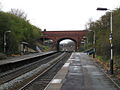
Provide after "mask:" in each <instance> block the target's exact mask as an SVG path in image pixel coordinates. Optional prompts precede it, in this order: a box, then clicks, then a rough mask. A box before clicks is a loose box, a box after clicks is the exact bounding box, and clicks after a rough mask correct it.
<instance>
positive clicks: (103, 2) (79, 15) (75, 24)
mask: <svg viewBox="0 0 120 90" xmlns="http://www.w3.org/2000/svg"><path fill="white" fill-rule="evenodd" d="M0 2H1V3H2V10H3V11H10V9H11V8H15V9H21V10H23V11H24V12H25V13H26V14H27V19H28V20H30V22H31V23H32V24H33V25H35V26H37V27H39V28H41V29H42V30H43V29H44V28H46V29H47V30H83V29H85V24H86V23H87V22H88V21H89V19H92V20H97V19H99V17H100V16H101V15H103V14H104V13H105V12H104V11H96V8H97V7H106V8H109V9H112V10H113V9H115V8H118V7H119V6H120V0H0Z"/></svg>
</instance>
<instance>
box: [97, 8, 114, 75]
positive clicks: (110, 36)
mask: <svg viewBox="0 0 120 90" xmlns="http://www.w3.org/2000/svg"><path fill="white" fill-rule="evenodd" d="M96 10H100V11H107V10H109V11H110V35H109V40H110V46H111V48H110V49H111V50H110V53H111V54H110V74H113V42H112V40H113V37H112V31H113V30H112V10H110V9H107V8H97V9H96Z"/></svg>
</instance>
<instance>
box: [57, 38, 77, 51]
mask: <svg viewBox="0 0 120 90" xmlns="http://www.w3.org/2000/svg"><path fill="white" fill-rule="evenodd" d="M66 39H69V40H72V41H73V42H74V43H75V47H76V48H75V51H77V41H76V40H75V39H74V38H71V37H64V38H60V39H59V40H57V44H56V47H57V50H58V51H59V50H60V47H59V45H60V42H61V41H62V40H66Z"/></svg>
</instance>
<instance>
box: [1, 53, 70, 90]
mask: <svg viewBox="0 0 120 90" xmlns="http://www.w3.org/2000/svg"><path fill="white" fill-rule="evenodd" d="M69 55H70V54H68V53H56V54H54V55H51V56H49V57H47V58H44V59H41V60H38V61H36V62H33V63H30V64H27V65H24V66H22V67H19V68H17V69H14V70H12V71H9V72H8V73H5V74H3V75H1V76H0V90H25V88H26V87H29V85H30V84H31V83H33V82H34V79H35V78H36V77H38V76H40V77H41V76H44V77H45V75H43V73H47V72H48V71H49V70H52V69H51V68H52V67H54V66H56V65H57V64H56V63H58V62H59V61H60V62H61V63H64V62H63V61H62V60H61V59H63V58H65V56H66V57H68V56H69ZM61 65H62V64H61ZM48 67H49V68H48ZM59 67H60V66H59ZM55 70H56V69H55ZM56 72H57V71H56ZM52 73H53V71H52ZM54 74H55V73H54ZM54 74H51V75H52V76H51V75H47V76H50V79H51V77H53V76H54ZM50 79H47V80H48V81H45V80H46V79H42V80H43V82H45V83H46V82H47V83H48V82H49V81H50ZM30 82H31V83H30ZM26 83H27V84H26ZM19 88H21V89H19ZM42 88H43V87H42ZM33 90H35V89H33ZM41 90H43V89H41Z"/></svg>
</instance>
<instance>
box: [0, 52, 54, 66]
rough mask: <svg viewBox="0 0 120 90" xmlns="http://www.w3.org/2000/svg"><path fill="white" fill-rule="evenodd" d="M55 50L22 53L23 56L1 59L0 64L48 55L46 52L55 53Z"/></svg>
mask: <svg viewBox="0 0 120 90" xmlns="http://www.w3.org/2000/svg"><path fill="white" fill-rule="evenodd" d="M53 52H55V51H50V52H41V53H34V54H27V55H22V56H15V57H10V58H7V59H3V60H0V65H4V64H8V63H15V62H19V61H23V60H26V59H30V58H35V57H38V56H42V55H46V54H49V53H53Z"/></svg>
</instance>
